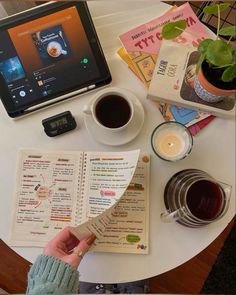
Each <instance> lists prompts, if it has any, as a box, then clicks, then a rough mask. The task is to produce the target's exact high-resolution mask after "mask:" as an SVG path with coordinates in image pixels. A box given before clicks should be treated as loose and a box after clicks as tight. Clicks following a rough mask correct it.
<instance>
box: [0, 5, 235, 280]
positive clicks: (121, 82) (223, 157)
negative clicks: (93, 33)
mask: <svg viewBox="0 0 236 295" xmlns="http://www.w3.org/2000/svg"><path fill="white" fill-rule="evenodd" d="M147 4H148V5H147ZM89 7H90V9H91V13H92V16H93V18H94V22H95V26H96V29H97V32H98V35H99V38H100V41H101V44H102V47H103V49H104V51H105V54H106V57H107V60H108V64H109V67H110V70H111V73H112V77H113V82H112V86H116V87H123V88H126V89H129V90H130V91H132V92H133V93H135V94H136V95H137V97H138V98H139V100H140V101H141V103H142V104H143V107H144V110H145V122H144V126H143V128H142V130H141V132H140V134H139V135H138V137H136V138H135V139H134V140H133V141H132V142H130V143H128V144H126V145H123V146H119V147H118V146H115V147H110V146H106V145H103V144H100V143H97V142H96V141H95V140H94V139H93V138H91V137H90V136H89V134H88V132H87V130H86V128H85V124H84V122H83V116H82V107H83V105H84V104H86V103H87V102H88V101H89V99H90V98H91V97H92V96H93V93H89V94H86V95H83V96H80V97H77V98H74V99H72V100H70V101H67V102H64V103H61V104H58V105H54V106H53V107H51V108H48V109H45V110H43V111H40V112H37V113H34V114H32V115H30V116H28V117H25V118H22V119H19V120H17V121H13V120H11V119H10V118H9V117H8V116H7V114H6V112H5V110H4V108H3V106H2V105H0V128H1V139H0V165H1V169H0V192H1V199H0V200H1V206H0V237H1V238H2V239H3V240H4V241H5V242H6V243H8V241H9V231H10V212H11V208H12V206H14V204H13V203H12V200H13V189H14V183H15V174H16V156H17V150H18V149H19V148H43V149H67V150H99V151H111V150H112V151H123V150H124V151H125V150H132V149H136V148H140V149H141V151H146V152H149V153H150V154H151V156H152V160H151V178H150V254H148V255H133V254H132V255H130V254H107V253H89V254H88V255H87V256H86V257H85V258H84V259H83V261H82V263H81V265H80V273H81V278H80V279H81V280H84V281H90V282H103V283H118V282H128V281H134V280H138V279H144V278H148V277H152V276H155V275H158V274H161V273H163V272H166V271H168V270H170V269H173V268H175V267H177V266H178V265H180V264H182V263H184V262H186V261H187V260H189V259H191V258H192V257H194V256H195V255H196V254H198V253H199V252H200V251H202V250H203V249H204V248H205V247H207V246H208V245H209V244H210V243H211V242H212V241H213V240H214V239H215V238H216V237H217V236H218V235H219V234H220V233H221V232H222V231H223V229H224V228H225V227H226V226H227V224H228V223H229V222H230V220H231V219H232V218H233V216H234V215H235V121H234V120H223V119H220V118H217V119H215V120H214V121H213V122H212V123H211V124H209V126H207V127H206V128H205V129H204V130H202V131H201V132H200V133H199V135H197V136H196V137H195V138H194V147H193V150H192V153H191V155H190V156H189V157H187V158H185V159H184V160H181V161H179V162H177V163H168V162H165V161H162V160H160V159H158V158H157V157H156V156H155V155H154V153H153V151H152V148H151V144H150V137H151V133H152V131H153V129H154V127H155V126H157V125H158V124H159V123H161V122H163V118H162V116H161V114H160V113H159V111H158V109H157V108H156V107H154V104H153V102H151V101H148V100H147V99H146V92H147V90H146V89H145V88H144V87H143V85H142V84H141V82H140V81H139V80H138V79H137V78H136V77H134V75H133V74H132V73H131V71H130V70H129V69H128V68H127V67H126V65H125V64H124V63H123V62H122V61H121V60H120V59H119V57H118V56H117V55H116V54H115V52H116V50H117V48H118V47H119V46H120V43H119V40H118V39H117V36H118V35H119V34H120V33H122V32H125V31H126V30H128V29H130V28H132V27H134V26H136V25H138V24H140V23H142V22H144V21H147V20H149V19H151V18H154V17H156V16H158V15H159V14H161V13H162V12H163V11H164V10H165V9H166V8H167V5H165V4H163V3H162V4H158V3H157V2H156V1H147V0H146V1H119V2H118V1H104V2H103V1H91V2H89ZM65 110H70V111H72V113H73V115H74V116H75V118H76V121H77V123H78V129H77V130H74V131H72V132H71V133H67V134H65V135H62V136H59V137H56V138H49V137H47V136H46V135H45V133H44V131H43V128H42V125H41V121H42V119H44V118H46V117H49V116H52V115H54V114H57V113H59V112H62V111H65ZM186 168H198V169H201V170H204V171H206V172H208V173H209V174H211V175H212V176H213V177H215V178H216V179H218V180H220V181H222V182H225V183H228V184H231V185H232V197H231V203H230V208H229V210H228V212H227V214H226V215H225V216H224V217H223V218H222V219H221V220H219V221H217V222H215V223H213V224H211V225H209V226H206V227H202V228H198V229H191V228H187V227H184V226H181V225H180V224H178V223H170V224H167V223H163V222H162V221H161V220H160V213H161V212H162V211H163V210H164V201H163V191H164V187H165V184H166V182H167V181H168V179H169V178H170V177H171V176H172V175H173V174H174V173H175V172H177V171H180V170H182V169H186ZM13 249H14V250H15V251H16V252H17V253H19V254H20V255H22V256H23V257H24V258H26V259H28V260H29V261H31V262H33V261H34V260H35V259H36V257H37V255H38V254H40V253H41V252H42V249H41V248H21V247H14V248H13ZM0 255H1V254H0Z"/></svg>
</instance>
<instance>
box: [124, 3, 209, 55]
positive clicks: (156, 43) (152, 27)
mask: <svg viewBox="0 0 236 295" xmlns="http://www.w3.org/2000/svg"><path fill="white" fill-rule="evenodd" d="M181 19H185V20H186V22H187V28H186V32H183V33H182V34H181V36H180V37H178V38H176V39H175V41H176V42H178V43H186V44H189V45H192V46H194V47H197V46H198V43H199V38H200V39H201V38H208V37H209V33H208V31H207V29H206V28H205V26H204V25H203V24H202V23H201V22H200V21H199V19H198V18H197V16H196V15H195V13H194V11H193V10H192V8H191V6H190V5H189V3H185V4H183V5H181V6H179V7H177V8H176V9H174V10H172V11H170V12H168V13H166V14H164V15H162V16H160V17H158V18H155V19H153V20H151V21H149V22H147V23H145V24H142V25H140V26H138V27H136V28H134V29H132V30H130V31H128V32H126V33H124V34H121V35H120V36H119V38H120V40H121V42H122V44H123V46H124V47H125V49H126V50H127V51H143V52H146V53H150V54H158V52H159V49H160V46H161V41H162V36H161V30H162V26H163V25H164V24H166V23H168V22H171V21H177V20H181ZM187 32H191V34H189V33H187Z"/></svg>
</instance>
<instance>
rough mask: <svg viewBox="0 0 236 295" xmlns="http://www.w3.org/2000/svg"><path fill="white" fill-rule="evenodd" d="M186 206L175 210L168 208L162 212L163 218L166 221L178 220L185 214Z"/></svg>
mask: <svg viewBox="0 0 236 295" xmlns="http://www.w3.org/2000/svg"><path fill="white" fill-rule="evenodd" d="M184 211H185V208H184V207H181V208H179V209H177V210H175V211H171V210H166V211H164V212H162V213H161V215H160V216H161V220H162V221H163V222H165V223H170V222H173V221H176V220H179V219H181V217H182V216H183V215H184Z"/></svg>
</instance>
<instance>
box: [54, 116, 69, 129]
mask: <svg viewBox="0 0 236 295" xmlns="http://www.w3.org/2000/svg"><path fill="white" fill-rule="evenodd" d="M67 123H68V121H67V119H66V118H65V117H64V118H60V119H58V120H56V121H53V122H50V126H51V128H53V129H54V128H58V127H60V126H63V125H65V124H67Z"/></svg>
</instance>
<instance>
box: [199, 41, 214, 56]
mask: <svg viewBox="0 0 236 295" xmlns="http://www.w3.org/2000/svg"><path fill="white" fill-rule="evenodd" d="M211 42H214V41H213V40H212V39H205V40H203V41H202V42H201V43H200V44H199V46H198V49H197V50H198V51H199V52H201V53H205V52H206V51H207V48H208V46H209V45H210V43H211Z"/></svg>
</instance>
